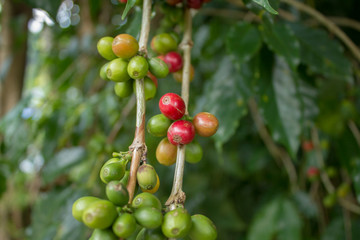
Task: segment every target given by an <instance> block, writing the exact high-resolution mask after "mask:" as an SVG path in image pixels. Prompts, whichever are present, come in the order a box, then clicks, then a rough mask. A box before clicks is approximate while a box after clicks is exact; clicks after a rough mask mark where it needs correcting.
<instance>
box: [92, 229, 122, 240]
mask: <svg viewBox="0 0 360 240" xmlns="http://www.w3.org/2000/svg"><path fill="white" fill-rule="evenodd" d="M89 240H118V238H117V237H116V235H115V234H114V233H113V232H112V231H111V230H110V229H104V230H102V229H95V230H94V231H93V233H92V234H91V237H90V238H89Z"/></svg>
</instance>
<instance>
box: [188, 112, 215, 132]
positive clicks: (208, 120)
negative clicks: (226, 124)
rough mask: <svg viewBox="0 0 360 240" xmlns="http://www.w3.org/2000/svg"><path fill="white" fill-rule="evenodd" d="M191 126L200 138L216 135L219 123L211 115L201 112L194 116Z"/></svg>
mask: <svg viewBox="0 0 360 240" xmlns="http://www.w3.org/2000/svg"><path fill="white" fill-rule="evenodd" d="M193 124H194V126H195V130H196V133H197V134H199V135H200V136H202V137H210V136H212V135H214V134H215V133H216V131H217V129H218V126H219V121H218V120H217V118H216V117H215V116H214V115H213V114H211V113H208V112H201V113H198V114H196V115H195V117H194V119H193Z"/></svg>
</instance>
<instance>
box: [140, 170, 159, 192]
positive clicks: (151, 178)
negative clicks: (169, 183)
mask: <svg viewBox="0 0 360 240" xmlns="http://www.w3.org/2000/svg"><path fill="white" fill-rule="evenodd" d="M136 179H137V182H138V184H139V186H140V187H141V188H143V189H146V190H150V189H153V188H154V187H155V186H156V183H157V177H156V171H155V169H154V167H153V166H151V165H150V164H143V165H141V166H140V167H139V168H138V171H137V173H136Z"/></svg>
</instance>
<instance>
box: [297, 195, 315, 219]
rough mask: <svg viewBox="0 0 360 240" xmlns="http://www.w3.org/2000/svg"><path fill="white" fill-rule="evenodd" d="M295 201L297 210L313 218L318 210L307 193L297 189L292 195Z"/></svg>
mask: <svg viewBox="0 0 360 240" xmlns="http://www.w3.org/2000/svg"><path fill="white" fill-rule="evenodd" d="M293 198H294V201H295V203H296V204H297V207H298V209H299V211H300V212H301V213H302V214H304V215H305V216H306V217H309V218H315V217H317V216H318V214H319V212H318V209H317V207H316V203H315V202H314V201H313V200H312V199H311V197H310V196H309V194H308V193H306V192H302V191H298V192H296V193H295V194H294V196H293Z"/></svg>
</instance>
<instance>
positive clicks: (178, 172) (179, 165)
mask: <svg viewBox="0 0 360 240" xmlns="http://www.w3.org/2000/svg"><path fill="white" fill-rule="evenodd" d="M184 18H185V30H184V36H183V39H182V41H181V44H180V48H181V49H182V50H183V52H184V66H183V74H182V84H181V97H182V98H183V100H184V102H185V115H189V112H188V103H189V90H190V74H189V72H190V66H191V48H192V45H193V42H192V39H191V38H192V16H191V10H190V9H189V8H186V9H185V15H184ZM184 166H185V145H181V144H180V145H179V146H178V149H177V156H176V166H175V173H174V182H173V187H172V190H171V194H170V196H169V198H168V200H167V201H166V203H165V204H166V206H168V207H169V209H170V210H173V209H175V208H177V207H178V206H179V205H182V206H184V203H185V200H186V195H185V193H184V192H183V191H182V183H183V176H184Z"/></svg>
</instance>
